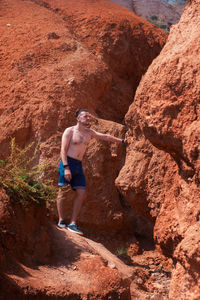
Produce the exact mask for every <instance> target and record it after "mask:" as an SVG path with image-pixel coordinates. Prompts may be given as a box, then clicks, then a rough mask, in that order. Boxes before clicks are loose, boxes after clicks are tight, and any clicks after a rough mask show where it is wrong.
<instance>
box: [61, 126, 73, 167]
mask: <svg viewBox="0 0 200 300" xmlns="http://www.w3.org/2000/svg"><path fill="white" fill-rule="evenodd" d="M71 137H72V128H71V127H70V128H67V129H66V130H65V131H64V133H63V135H62V142H61V159H62V162H63V165H67V164H68V161H67V151H68V148H69V144H70V140H71Z"/></svg>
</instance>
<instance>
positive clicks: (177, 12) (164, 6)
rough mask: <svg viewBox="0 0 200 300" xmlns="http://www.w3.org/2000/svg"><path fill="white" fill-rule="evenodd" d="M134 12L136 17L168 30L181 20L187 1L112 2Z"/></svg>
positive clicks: (145, 0) (146, 0)
mask: <svg viewBox="0 0 200 300" xmlns="http://www.w3.org/2000/svg"><path fill="white" fill-rule="evenodd" d="M110 1H112V2H115V3H117V4H119V5H121V6H124V7H126V8H128V9H129V10H131V11H133V12H134V13H135V14H136V15H138V16H140V17H142V18H144V19H146V20H148V21H150V22H151V23H153V24H155V25H156V26H158V27H160V28H162V29H164V30H166V31H167V32H168V31H169V29H170V26H171V25H172V24H177V23H178V22H179V20H180V17H181V14H182V12H183V9H184V7H185V5H186V2H187V1H184V0H183V1H181V0H180V1H179V0H178V1H176V0H175V1H166V0H110Z"/></svg>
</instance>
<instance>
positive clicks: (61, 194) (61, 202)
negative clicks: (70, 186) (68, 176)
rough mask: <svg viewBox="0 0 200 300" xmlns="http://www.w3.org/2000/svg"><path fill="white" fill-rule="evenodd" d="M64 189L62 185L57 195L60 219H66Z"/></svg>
mask: <svg viewBox="0 0 200 300" xmlns="http://www.w3.org/2000/svg"><path fill="white" fill-rule="evenodd" d="M64 201H65V199H64V191H63V189H62V188H61V187H60V188H59V191H58V196H57V210H58V218H59V221H61V220H64V218H65V215H64Z"/></svg>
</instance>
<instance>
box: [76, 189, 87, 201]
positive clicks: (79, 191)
mask: <svg viewBox="0 0 200 300" xmlns="http://www.w3.org/2000/svg"><path fill="white" fill-rule="evenodd" d="M77 194H78V196H79V197H81V198H82V199H85V198H86V197H87V191H86V189H77Z"/></svg>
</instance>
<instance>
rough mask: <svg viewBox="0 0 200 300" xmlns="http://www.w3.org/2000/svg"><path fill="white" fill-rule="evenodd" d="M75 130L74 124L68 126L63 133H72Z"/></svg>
mask: <svg viewBox="0 0 200 300" xmlns="http://www.w3.org/2000/svg"><path fill="white" fill-rule="evenodd" d="M73 130H74V126H71V127H67V128H66V129H65V131H64V132H63V135H71V134H72V133H73Z"/></svg>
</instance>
